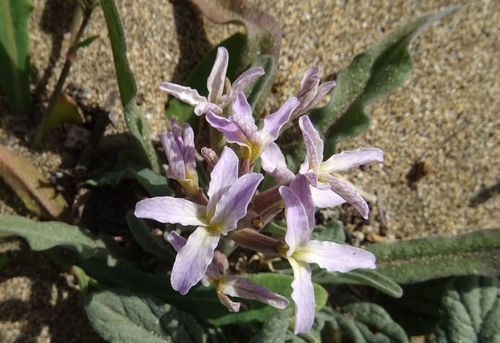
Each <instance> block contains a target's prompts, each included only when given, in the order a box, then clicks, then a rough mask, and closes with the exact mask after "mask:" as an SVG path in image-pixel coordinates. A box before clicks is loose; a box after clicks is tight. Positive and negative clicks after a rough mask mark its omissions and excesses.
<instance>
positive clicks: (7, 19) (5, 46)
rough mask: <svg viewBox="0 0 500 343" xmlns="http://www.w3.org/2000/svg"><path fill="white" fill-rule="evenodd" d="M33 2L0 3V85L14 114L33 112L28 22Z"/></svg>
mask: <svg viewBox="0 0 500 343" xmlns="http://www.w3.org/2000/svg"><path fill="white" fill-rule="evenodd" d="M32 8H33V6H32V4H31V0H2V1H1V2H0V74H1V75H2V77H0V85H1V86H2V88H3V90H4V92H5V94H6V95H7V101H8V103H9V106H10V108H11V110H12V112H13V113H14V114H22V115H26V114H28V113H29V111H30V110H31V95H30V49H29V35H28V19H29V16H30V13H31V10H32Z"/></svg>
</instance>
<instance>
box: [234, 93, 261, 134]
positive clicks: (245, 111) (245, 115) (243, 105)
mask: <svg viewBox="0 0 500 343" xmlns="http://www.w3.org/2000/svg"><path fill="white" fill-rule="evenodd" d="M233 117H240V118H242V119H243V120H245V121H246V122H248V123H249V124H247V125H250V123H251V124H253V126H254V128H255V129H254V130H253V131H257V126H255V119H254V118H253V114H252V107H250V104H249V103H248V100H247V98H246V97H245V94H243V93H241V94H239V95H238V96H237V97H236V99H235V101H234V103H233Z"/></svg>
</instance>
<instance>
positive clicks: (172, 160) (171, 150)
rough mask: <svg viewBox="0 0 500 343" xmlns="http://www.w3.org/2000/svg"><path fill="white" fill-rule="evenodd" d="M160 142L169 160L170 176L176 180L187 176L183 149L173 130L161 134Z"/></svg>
mask: <svg viewBox="0 0 500 343" xmlns="http://www.w3.org/2000/svg"><path fill="white" fill-rule="evenodd" d="M160 142H161V145H162V147H163V150H164V151H165V155H166V156H167V160H168V175H167V176H168V177H170V178H172V179H175V180H184V179H185V178H186V174H185V165H184V158H183V156H182V151H181V149H180V147H179V145H178V142H177V141H176V139H175V137H174V135H173V133H172V132H171V131H167V132H164V133H162V134H160Z"/></svg>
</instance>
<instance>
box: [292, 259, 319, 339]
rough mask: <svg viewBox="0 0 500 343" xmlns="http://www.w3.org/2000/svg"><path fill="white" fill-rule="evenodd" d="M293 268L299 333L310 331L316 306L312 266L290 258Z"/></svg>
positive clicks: (293, 294)
mask: <svg viewBox="0 0 500 343" xmlns="http://www.w3.org/2000/svg"><path fill="white" fill-rule="evenodd" d="M288 261H289V262H290V265H291V266H292V269H293V282H292V289H293V290H292V299H293V301H294V302H295V329H294V333H295V334H296V335H297V334H299V333H301V332H305V331H308V330H309V329H311V327H312V326H313V324H314V315H315V306H316V301H315V299H314V287H313V283H312V280H311V267H309V265H308V264H307V263H304V262H300V261H296V260H295V259H293V258H289V259H288Z"/></svg>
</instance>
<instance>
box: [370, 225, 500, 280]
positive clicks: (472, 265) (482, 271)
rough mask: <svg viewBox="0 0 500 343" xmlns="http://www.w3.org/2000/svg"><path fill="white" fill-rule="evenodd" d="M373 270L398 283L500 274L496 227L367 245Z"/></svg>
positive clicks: (499, 243)
mask: <svg viewBox="0 0 500 343" xmlns="http://www.w3.org/2000/svg"><path fill="white" fill-rule="evenodd" d="M367 249H368V250H370V251H371V252H373V253H374V254H375V255H376V256H377V271H378V272H380V273H382V274H384V275H386V276H388V277H389V278H391V279H392V280H394V281H395V282H397V283H399V284H406V283H414V282H420V281H425V280H431V279H437V278H444V277H448V276H462V275H481V276H495V275H499V274H500V229H491V230H482V231H476V232H471V233H467V234H463V235H458V236H453V237H431V238H423V239H415V240H410V241H403V242H396V243H390V244H374V245H371V246H369V247H367Z"/></svg>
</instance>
